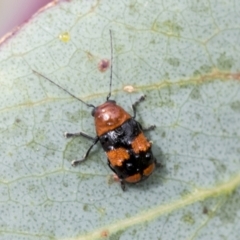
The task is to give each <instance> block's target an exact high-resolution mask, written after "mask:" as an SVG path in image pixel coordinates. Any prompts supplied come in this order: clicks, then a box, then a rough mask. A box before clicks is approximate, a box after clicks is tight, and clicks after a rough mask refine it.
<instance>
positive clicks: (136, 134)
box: [33, 30, 157, 190]
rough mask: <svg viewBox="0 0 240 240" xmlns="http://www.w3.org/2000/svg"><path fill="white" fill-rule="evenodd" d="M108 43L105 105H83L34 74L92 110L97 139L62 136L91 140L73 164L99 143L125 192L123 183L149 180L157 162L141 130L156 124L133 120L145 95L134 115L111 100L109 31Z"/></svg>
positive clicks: (134, 108) (83, 135) (151, 127)
mask: <svg viewBox="0 0 240 240" xmlns="http://www.w3.org/2000/svg"><path fill="white" fill-rule="evenodd" d="M110 42H111V71H110V83H109V93H108V95H107V98H106V102H104V103H103V104H101V105H99V106H94V105H92V104H89V103H86V102H84V101H83V100H82V99H80V98H78V97H76V96H75V95H73V94H72V93H70V92H69V91H68V90H66V89H64V88H63V87H61V86H60V85H58V84H57V83H55V82H53V81H52V80H51V79H49V78H47V77H45V76H44V75H42V74H41V73H38V72H36V71H33V72H34V73H35V74H38V75H40V76H41V77H43V78H45V79H46V80H48V81H50V82H51V83H52V84H54V85H56V86H57V87H59V88H61V89H62V90H63V91H65V92H66V93H68V94H69V95H70V96H72V97H73V98H75V99H77V100H79V101H80V102H82V103H84V104H85V105H86V106H88V107H91V108H93V110H92V116H93V117H94V121H95V130H96V137H92V136H89V135H88V134H86V133H84V132H78V133H68V132H66V133H65V137H66V138H70V137H77V136H82V137H85V138H87V139H90V140H92V141H93V143H92V145H91V146H90V147H89V148H88V150H87V151H86V154H85V155H84V157H83V158H82V159H78V160H73V161H72V165H73V166H76V165H78V164H79V163H82V162H83V161H85V160H86V159H87V157H88V156H89V153H90V151H91V149H92V148H93V146H94V145H96V144H97V143H98V142H99V141H100V143H101V145H102V148H103V150H104V151H105V153H106V155H107V160H108V166H109V168H110V169H111V170H112V171H113V172H114V173H115V174H116V176H117V177H118V179H119V181H120V183H121V187H122V189H123V190H125V183H137V182H140V181H142V180H145V179H146V178H147V177H149V176H150V175H151V174H152V173H153V171H154V169H155V168H156V164H157V162H156V159H155V157H154V156H153V153H152V150H151V145H152V143H151V142H150V141H149V140H148V139H147V138H146V137H145V135H144V131H148V130H152V129H154V128H155V125H153V126H150V127H149V128H147V129H144V128H143V127H142V126H141V124H140V123H139V122H138V121H137V120H136V119H135V118H136V107H137V105H138V104H139V103H140V102H142V101H143V100H145V96H141V97H140V98H139V99H138V100H137V101H136V102H135V103H134V104H132V109H133V116H131V115H130V114H129V113H128V112H126V111H125V110H124V109H123V108H122V107H121V106H119V105H117V103H116V101H114V100H111V99H110V97H111V92H112V65H113V64H112V62H113V46H112V32H111V30H110Z"/></svg>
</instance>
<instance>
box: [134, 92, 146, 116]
mask: <svg viewBox="0 0 240 240" xmlns="http://www.w3.org/2000/svg"><path fill="white" fill-rule="evenodd" d="M145 98H146V95H143V96H141V97H140V98H139V99H138V100H137V101H136V102H135V103H134V104H133V105H132V109H133V118H135V117H136V111H137V109H136V107H137V105H138V104H139V103H140V102H142V101H144V100H145Z"/></svg>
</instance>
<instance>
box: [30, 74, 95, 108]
mask: <svg viewBox="0 0 240 240" xmlns="http://www.w3.org/2000/svg"><path fill="white" fill-rule="evenodd" d="M32 71H33V73H35V74H36V75H39V76H41V77H43V78H45V79H46V80H48V81H49V82H51V83H52V84H54V85H55V86H57V87H59V88H60V89H62V90H63V91H64V92H66V93H68V94H69V95H70V96H72V97H73V98H75V99H77V100H78V101H80V102H82V103H84V104H85V105H87V106H88V107H92V108H96V107H95V106H94V105H92V104H89V103H86V102H84V101H83V100H82V99H80V98H78V97H76V96H75V95H73V94H72V93H70V92H69V91H68V90H66V89H65V88H63V87H61V86H60V85H58V84H57V83H55V82H54V81H52V80H51V79H49V78H47V77H46V76H44V75H42V74H41V73H39V72H36V71H35V70H32Z"/></svg>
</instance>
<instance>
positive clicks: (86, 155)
mask: <svg viewBox="0 0 240 240" xmlns="http://www.w3.org/2000/svg"><path fill="white" fill-rule="evenodd" d="M94 140H95V141H94V142H93V144H92V145H91V146H90V147H89V148H88V150H87V152H86V154H85V156H84V157H83V158H82V159H77V160H73V161H72V166H74V167H75V166H77V165H78V164H79V163H81V162H83V161H85V160H86V159H87V157H88V155H89V153H90V151H91V149H92V148H93V146H94V145H95V144H96V143H97V142H98V140H99V138H98V137H96V138H94Z"/></svg>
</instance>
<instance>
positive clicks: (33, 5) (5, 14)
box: [0, 0, 52, 39]
mask: <svg viewBox="0 0 240 240" xmlns="http://www.w3.org/2000/svg"><path fill="white" fill-rule="evenodd" d="M49 2H52V0H0V39H1V38H2V37H3V36H4V35H5V34H6V33H8V32H11V31H12V30H13V29H14V28H15V27H16V26H19V25H21V24H22V23H24V22H26V21H28V20H29V18H30V17H31V16H32V15H33V14H34V13H36V12H37V11H38V10H39V9H40V8H41V7H43V6H45V5H46V4H47V3H49Z"/></svg>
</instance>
